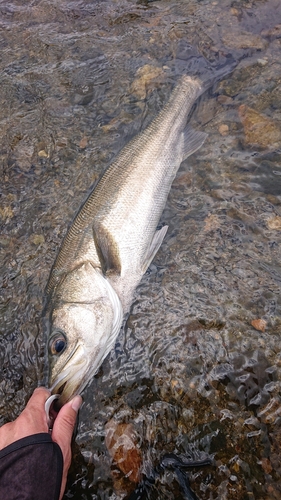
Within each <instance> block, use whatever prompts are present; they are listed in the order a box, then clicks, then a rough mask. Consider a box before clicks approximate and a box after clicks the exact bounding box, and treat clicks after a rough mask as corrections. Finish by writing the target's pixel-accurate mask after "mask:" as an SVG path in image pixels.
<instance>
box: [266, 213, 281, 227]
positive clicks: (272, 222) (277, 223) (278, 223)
mask: <svg viewBox="0 0 281 500" xmlns="http://www.w3.org/2000/svg"><path fill="white" fill-rule="evenodd" d="M267 227H268V228H269V229H275V230H277V231H281V217H280V216H279V215H276V217H272V218H271V219H268V221H267Z"/></svg>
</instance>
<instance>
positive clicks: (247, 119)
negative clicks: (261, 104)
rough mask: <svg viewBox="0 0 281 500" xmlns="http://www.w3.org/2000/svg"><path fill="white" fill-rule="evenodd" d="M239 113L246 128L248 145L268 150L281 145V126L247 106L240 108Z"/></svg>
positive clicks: (243, 105)
mask: <svg viewBox="0 0 281 500" xmlns="http://www.w3.org/2000/svg"><path fill="white" fill-rule="evenodd" d="M238 113H239V116H240V119H241V122H242V124H243V127H244V133H245V143H246V144H249V145H253V146H254V145H255V146H259V147H261V148H267V147H270V146H274V145H276V144H279V143H280V140H281V128H280V126H279V124H277V123H276V122H274V121H273V120H271V119H270V118H268V117H267V116H265V115H261V114H260V113H258V112H257V111H255V110H254V109H252V108H249V107H248V106H246V105H245V104H242V105H241V106H239V109H238Z"/></svg>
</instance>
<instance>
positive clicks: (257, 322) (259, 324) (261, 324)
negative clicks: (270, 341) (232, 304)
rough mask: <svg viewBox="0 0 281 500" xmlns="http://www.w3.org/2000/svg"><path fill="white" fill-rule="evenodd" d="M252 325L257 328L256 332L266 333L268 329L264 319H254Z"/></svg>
mask: <svg viewBox="0 0 281 500" xmlns="http://www.w3.org/2000/svg"><path fill="white" fill-rule="evenodd" d="M251 325H252V326H253V327H254V328H255V330H259V331H260V332H264V331H265V328H266V321H265V320H264V319H253V321H251Z"/></svg>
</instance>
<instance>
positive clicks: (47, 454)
mask: <svg viewBox="0 0 281 500" xmlns="http://www.w3.org/2000/svg"><path fill="white" fill-rule="evenodd" d="M62 473H63V456H62V451H61V449H60V447H59V445H58V444H57V443H54V442H53V441H52V438H51V436H50V435H49V434H47V433H42V434H34V435H32V436H27V437H25V438H22V439H19V440H18V441H15V442H14V443H12V444H10V445H9V446H6V448H3V449H2V450H0V498H6V499H7V500H14V499H19V498H20V499H21V500H50V499H54V500H58V499H59V495H60V488H61V481H62Z"/></svg>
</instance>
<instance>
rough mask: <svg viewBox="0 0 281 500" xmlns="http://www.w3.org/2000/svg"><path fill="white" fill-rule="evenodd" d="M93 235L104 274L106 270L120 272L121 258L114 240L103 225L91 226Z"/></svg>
mask: <svg viewBox="0 0 281 500" xmlns="http://www.w3.org/2000/svg"><path fill="white" fill-rule="evenodd" d="M93 237H94V242H95V246H96V250H97V254H98V256H99V260H100V263H101V268H102V271H103V273H104V274H106V273H107V272H108V271H114V272H115V273H116V274H120V273H121V259H120V255H119V249H118V246H117V244H116V241H115V240H114V238H113V237H112V235H111V234H110V232H109V231H107V230H106V229H105V228H104V227H103V226H99V227H98V228H96V227H95V226H93Z"/></svg>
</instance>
